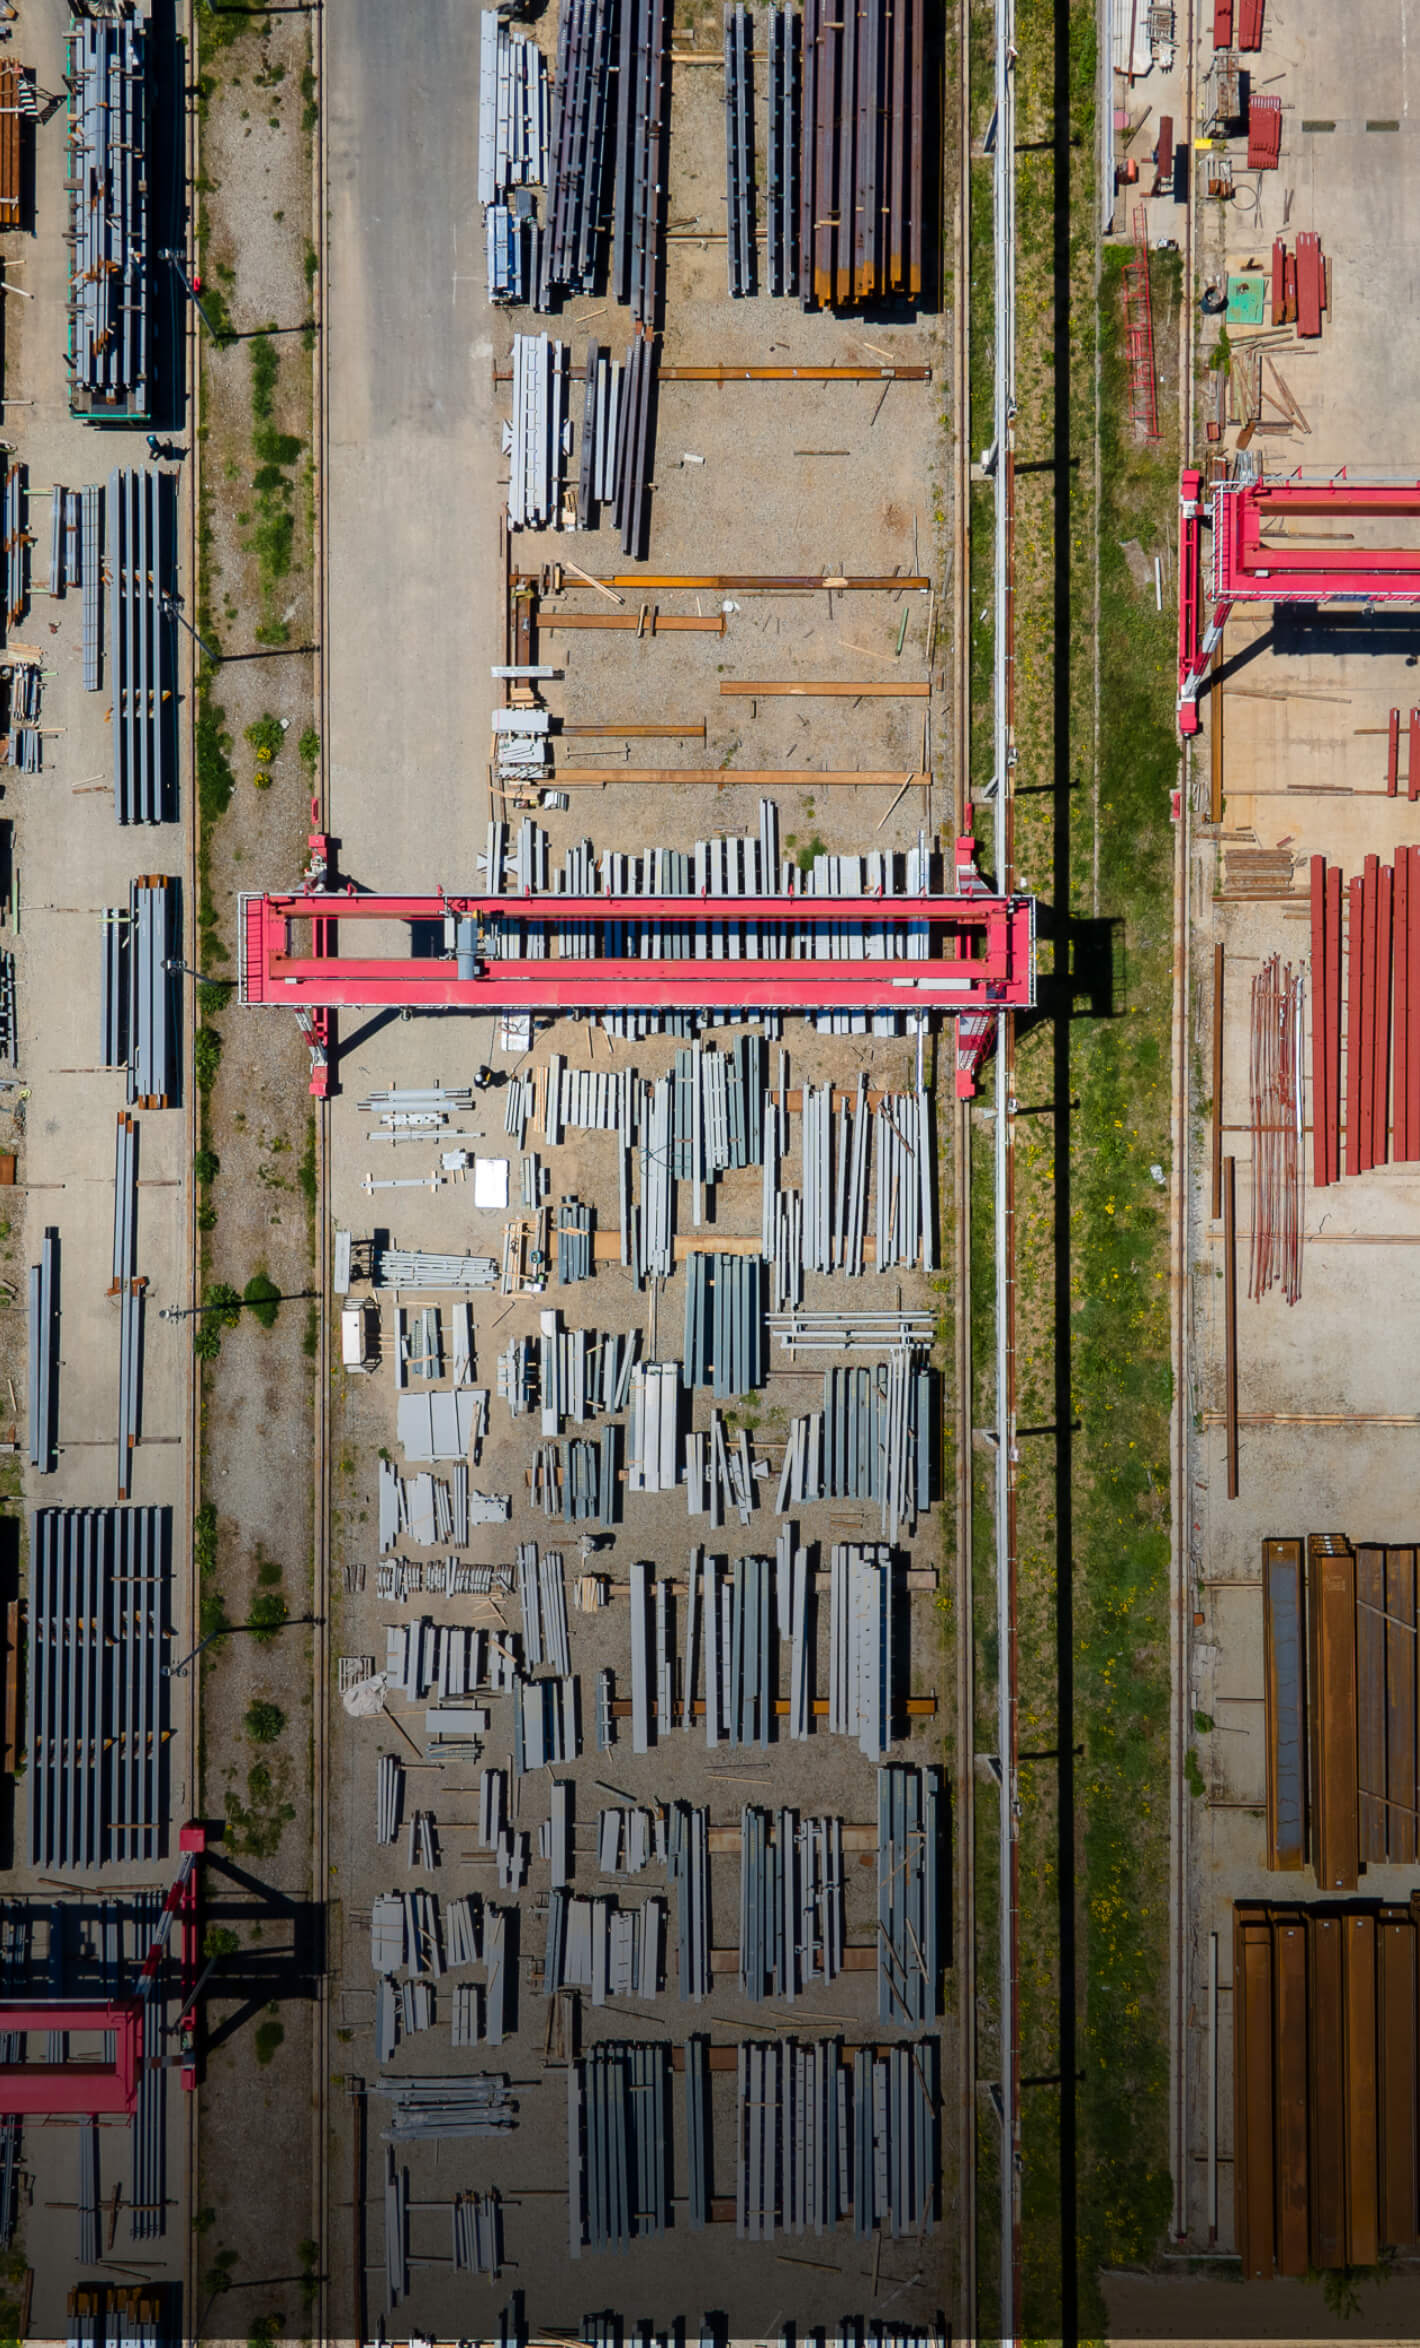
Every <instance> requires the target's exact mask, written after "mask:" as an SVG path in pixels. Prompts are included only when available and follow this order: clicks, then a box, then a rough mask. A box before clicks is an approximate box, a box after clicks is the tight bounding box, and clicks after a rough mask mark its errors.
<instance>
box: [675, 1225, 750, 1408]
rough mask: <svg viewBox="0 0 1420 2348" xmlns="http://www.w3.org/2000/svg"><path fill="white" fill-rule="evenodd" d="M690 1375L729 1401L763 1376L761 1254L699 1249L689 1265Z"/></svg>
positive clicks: (687, 1322) (689, 1381)
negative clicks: (708, 1252) (702, 1251)
mask: <svg viewBox="0 0 1420 2348" xmlns="http://www.w3.org/2000/svg"><path fill="white" fill-rule="evenodd" d="M685 1269H686V1280H685V1345H684V1357H685V1379H686V1384H687V1385H689V1386H709V1387H710V1389H711V1391H712V1393H713V1394H714V1396H715V1399H716V1400H717V1401H718V1402H724V1401H727V1400H731V1399H733V1398H734V1397H735V1396H737V1395H741V1394H751V1393H754V1392H755V1391H756V1390H757V1389H758V1387H759V1386H760V1385H761V1384H762V1382H763V1377H764V1368H765V1346H764V1266H763V1264H762V1262H761V1261H760V1259H759V1257H758V1256H723V1255H694V1256H692V1257H691V1259H690V1262H689V1263H688V1264H687V1265H686V1268H685Z"/></svg>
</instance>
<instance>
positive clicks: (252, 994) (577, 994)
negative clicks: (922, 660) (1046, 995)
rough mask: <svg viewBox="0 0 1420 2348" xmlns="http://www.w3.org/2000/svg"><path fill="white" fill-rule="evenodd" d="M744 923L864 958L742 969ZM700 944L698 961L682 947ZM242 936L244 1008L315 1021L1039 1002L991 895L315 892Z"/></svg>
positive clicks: (1021, 932)
mask: <svg viewBox="0 0 1420 2348" xmlns="http://www.w3.org/2000/svg"><path fill="white" fill-rule="evenodd" d="M449 920H452V921H453V922H454V923H455V924H456V925H458V927H459V928H460V929H463V928H464V925H467V928H466V931H465V934H463V935H460V936H459V942H458V950H457V952H456V953H455V954H453V955H449V956H445V957H443V958H438V957H430V956H416V955H413V954H410V953H408V952H407V951H406V952H405V953H404V954H402V955H400V954H395V955H386V956H381V957H375V956H365V957H359V958H356V957H345V956H341V955H339V954H338V953H337V950H336V948H337V937H338V932H339V928H340V925H341V924H342V923H345V922H351V921H355V922H365V923H371V922H382V923H386V924H392V925H396V926H397V925H400V924H406V925H407V924H424V925H427V924H430V923H437V924H443V923H444V922H446V921H449ZM306 923H309V924H310V925H311V941H310V951H309V952H308V953H298V952H294V951H293V950H292V949H293V939H292V935H291V932H292V927H293V925H295V924H301V925H304V924H306ZM570 924H579V925H585V926H586V927H587V928H588V929H592V930H594V931H595V932H597V933H599V936H598V938H597V941H596V942H597V947H598V949H599V950H596V951H594V952H593V953H591V954H588V955H586V956H585V957H584V956H582V955H581V954H580V953H579V954H578V955H577V956H576V957H573V956H568V957H567V958H566V959H552V958H549V957H548V956H546V955H534V954H530V953H528V952H526V951H524V948H525V945H526V942H527V940H526V933H527V932H528V931H530V930H531V931H542V932H546V931H548V930H556V929H559V928H562V927H563V926H564V925H570ZM748 926H754V927H758V928H761V929H763V928H780V929H799V930H802V929H806V928H820V927H822V928H832V929H833V930H834V931H836V932H837V933H838V936H839V938H840V939H841V938H842V937H843V933H844V932H845V931H846V932H849V933H850V934H852V935H853V943H854V946H855V949H857V951H856V952H855V956H854V958H852V959H849V958H844V959H840V960H832V961H830V960H826V959H825V960H820V959H818V958H816V957H814V956H812V955H807V956H806V957H805V958H804V959H802V960H795V959H791V958H790V957H789V955H788V954H785V955H784V956H783V957H782V958H775V959H771V958H767V957H766V958H763V959H758V958H753V959H752V958H745V956H744V943H745V941H744V937H743V932H744V930H745V929H746V927H748ZM657 931H659V932H664V933H667V934H666V942H667V944H669V945H670V946H671V947H672V948H673V951H672V952H670V953H669V954H667V955H665V956H664V957H662V958H653V957H650V956H647V955H646V954H645V953H644V951H641V950H638V942H637V941H638V938H639V941H640V944H641V945H642V946H644V944H645V942H647V933H650V932H657ZM628 932H633V933H636V934H635V935H634V936H631V937H628ZM692 932H693V933H694V934H695V936H696V937H697V938H698V939H699V940H700V941H701V943H702V944H703V946H704V948H705V952H704V954H703V956H700V957H693V956H689V955H687V954H686V952H685V950H684V949H685V946H686V944H687V943H688V942H689V937H690V933H692ZM239 937H240V954H241V963H240V978H239V986H240V998H241V1000H242V1001H243V1002H245V1003H251V1004H278V1005H282V1004H284V1005H286V1006H288V1007H289V1008H291V1009H294V1010H300V1011H304V1012H307V1013H315V1012H317V1011H333V1010H343V1009H369V1008H375V1007H381V1006H389V1005H396V1006H399V1007H401V1008H406V1007H415V1008H420V1009H425V1008H427V1009H463V1010H471V1011H491V1010H499V1011H542V1012H559V1011H569V1010H624V1009H628V1008H657V1009H686V1010H700V1009H705V1010H725V1009H740V1010H747V1011H765V1010H805V1011H815V1010H824V1009H829V1010H864V1011H866V1010H915V1009H923V1008H940V1009H944V1010H949V1011H965V1010H985V1009H992V1010H995V1009H1001V1008H1005V1009H1023V1008H1027V1007H1029V1005H1030V1004H1031V1003H1032V1002H1033V1001H1034V991H1035V956H1034V906H1033V904H1032V901H1031V900H1030V899H1029V898H1026V897H994V896H988V895H985V894H981V895H977V894H969V895H964V896H955V897H947V896H933V895H927V894H913V895H908V896H891V897H890V896H883V895H874V896H838V897H801V896H775V897H765V896H744V897H706V896H686V897H614V896H609V895H607V896H539V897H533V896H510V895H500V896H487V897H472V896H451V895H449V894H448V893H447V892H443V891H441V892H439V893H437V894H434V895H430V896H419V897H413V896H409V897H405V896H401V897H376V896H357V895H355V894H354V893H353V892H351V893H349V894H344V895H342V894H331V893H328V892H315V891H310V890H306V891H302V892H298V893H296V894H293V895H289V896H265V897H262V896H245V897H243V898H242V899H241V903H240V915H239ZM547 942H548V944H551V942H552V941H551V940H550V939H549V940H548V941H547ZM578 942H579V945H580V944H581V942H582V941H581V940H580V939H579V941H578ZM790 942H791V941H790V940H789V939H787V938H786V939H785V940H784V943H785V945H786V946H788V945H789V944H790ZM504 947H509V948H511V949H512V951H511V952H504V951H503V948H504ZM924 948H925V949H926V951H925V952H924V951H923V949H924Z"/></svg>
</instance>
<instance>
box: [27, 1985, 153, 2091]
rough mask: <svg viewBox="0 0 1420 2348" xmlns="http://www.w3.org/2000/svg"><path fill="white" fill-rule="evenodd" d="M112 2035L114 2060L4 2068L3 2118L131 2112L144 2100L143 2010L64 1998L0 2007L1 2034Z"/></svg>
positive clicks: (127, 2004)
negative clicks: (140, 2090)
mask: <svg viewBox="0 0 1420 2348" xmlns="http://www.w3.org/2000/svg"><path fill="white" fill-rule="evenodd" d="M3 2030H9V2031H17V2032H19V2033H21V2034H22V2035H23V2034H24V2033H26V2032H33V2031H39V2030H44V2031H49V2030H66V2031H79V2030H92V2031H106V2032H111V2033H112V2036H113V2044H114V2053H113V2061H112V2062H111V2063H106V2062H94V2063H26V2062H19V2063H3V2064H0V2113H3V2114H4V2115H5V2116H7V2117H8V2116H9V2115H10V2114H11V2113H19V2114H21V2115H23V2114H25V2113H36V2114H38V2113H57V2112H71V2113H73V2112H77V2113H81V2114H88V2113H92V2112H125V2113H131V2112H132V2110H133V2107H134V2104H135V2102H136V2101H137V2097H138V2067H139V2064H140V2062H141V2061H142V2058H143V2009H142V2007H141V2005H139V2004H137V2003H136V2002H135V2001H134V2000H132V1999H124V2000H122V2001H119V2002H113V2003H109V2004H106V2005H86V2004H83V2003H81V2002H79V2001H78V2000H67V1999H64V1998H28V1999H16V2000H14V2001H12V2002H11V2003H10V2004H7V2005H0V2031H3Z"/></svg>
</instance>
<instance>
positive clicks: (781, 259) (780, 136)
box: [769, 7, 803, 294]
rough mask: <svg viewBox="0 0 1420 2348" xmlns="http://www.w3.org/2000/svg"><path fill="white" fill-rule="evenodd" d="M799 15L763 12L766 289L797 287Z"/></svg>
mask: <svg viewBox="0 0 1420 2348" xmlns="http://www.w3.org/2000/svg"><path fill="white" fill-rule="evenodd" d="M802 31H803V19H802V18H801V17H800V16H799V14H798V12H797V10H795V9H792V8H788V7H784V8H771V9H770V11H769V290H770V292H771V293H772V294H793V293H797V292H798V290H799V236H798V219H799V85H800V80H801V66H802V59H801V54H800V46H799V44H800V36H801V34H802Z"/></svg>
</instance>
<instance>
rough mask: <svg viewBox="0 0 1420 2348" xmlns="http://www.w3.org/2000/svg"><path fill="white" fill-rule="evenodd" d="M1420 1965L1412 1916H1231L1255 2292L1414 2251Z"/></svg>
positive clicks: (1236, 2078)
mask: <svg viewBox="0 0 1420 2348" xmlns="http://www.w3.org/2000/svg"><path fill="white" fill-rule="evenodd" d="M1416 1960H1417V1926H1416V1920H1415V1918H1414V1917H1413V1916H1412V1914H1411V1913H1410V1911H1409V1909H1408V1908H1404V1907H1400V1906H1393V1907H1387V1906H1380V1905H1377V1904H1376V1903H1374V1902H1370V1903H1367V1904H1366V1905H1365V1906H1364V1907H1363V1906H1361V1905H1359V1904H1357V1903H1355V1902H1352V1903H1351V1904H1350V1905H1349V1906H1348V1907H1347V1908H1345V1909H1344V1910H1343V1909H1339V1908H1334V1907H1330V1906H1325V1907H1316V1906H1312V1907H1306V1908H1301V1907H1295V1906H1272V1905H1262V1904H1260V1903H1259V1904H1256V1905H1255V1904H1253V1903H1252V1902H1246V1903H1243V1902H1239V1903H1238V1905H1237V1906H1236V1907H1235V1908H1234V1910H1233V1976H1232V1977H1233V1990H1232V1999H1231V2008H1232V2015H1233V2049H1232V2054H1233V2059H1232V2073H1233V2139H1232V2140H1233V2146H1234V2158H1233V2180H1234V2224H1235V2229H1236V2235H1235V2238H1236V2245H1237V2253H1238V2256H1239V2258H1240V2260H1241V2264H1242V2273H1243V2279H1244V2281H1246V2282H1254V2281H1265V2280H1269V2279H1270V2278H1271V2277H1273V2276H1274V2275H1278V2274H1281V2275H1302V2274H1305V2273H1306V2272H1307V2271H1308V2270H1309V2269H1312V2270H1319V2271H1320V2272H1322V2273H1326V2272H1328V2271H1334V2270H1336V2269H1338V2268H1341V2267H1347V2266H1370V2265H1373V2264H1374V2263H1375V2262H1376V2261H1377V2260H1378V2259H1379V2258H1380V2256H1381V2254H1382V2250H1383V2249H1384V2250H1387V2251H1390V2250H1394V2251H1399V2252H1400V2253H1402V2254H1404V2253H1406V2252H1409V2251H1413V2249H1414V2247H1415V2243H1416V2240H1417V2234H1420V2225H1417V2213H1418V2212H1420V2175H1417V2165H1418V2164H1417V2149H1416V2135H1415V2126H1414V2117H1413V2115H1414V2104H1415V2079H1416V2071H1417V2061H1418V2060H1420V2015H1417V2003H1416V1981H1417V1961H1416Z"/></svg>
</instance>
